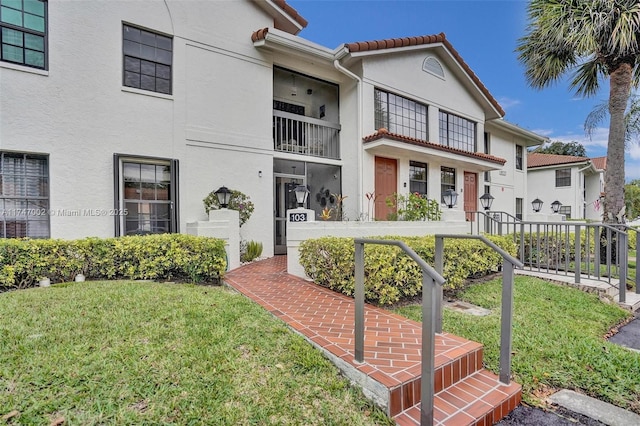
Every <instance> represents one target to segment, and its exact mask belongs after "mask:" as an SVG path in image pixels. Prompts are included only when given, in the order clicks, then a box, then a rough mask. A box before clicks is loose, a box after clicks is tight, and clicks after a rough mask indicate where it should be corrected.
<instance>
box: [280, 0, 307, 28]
mask: <svg viewBox="0 0 640 426" xmlns="http://www.w3.org/2000/svg"><path fill="white" fill-rule="evenodd" d="M273 3H274V4H275V5H276V6H278V7H279V8H280V9H282V10H283V11H284V12H285V13H286V14H287V15H289V16H290V17H291V18H293V20H294V21H296V22H297V23H298V24H300V25H301V26H302V28H304V27H306V26H307V24H309V22H308V21H307V20H306V19H304V18H303V17H302V15H300V14H299V13H298V11H297V10H295V9H294V8H293V7H291V6H289V5H288V4H287V2H286V1H285V0H273Z"/></svg>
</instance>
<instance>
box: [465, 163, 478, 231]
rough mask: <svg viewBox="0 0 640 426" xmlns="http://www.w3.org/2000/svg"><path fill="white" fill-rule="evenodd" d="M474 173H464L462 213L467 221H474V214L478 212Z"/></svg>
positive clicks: (475, 175) (475, 176)
mask: <svg viewBox="0 0 640 426" xmlns="http://www.w3.org/2000/svg"><path fill="white" fill-rule="evenodd" d="M477 177H478V175H477V174H476V173H471V172H464V211H465V212H466V214H465V217H466V218H467V221H471V222H473V221H474V220H475V214H473V213H472V212H475V211H477V210H478V184H477V180H478V179H477Z"/></svg>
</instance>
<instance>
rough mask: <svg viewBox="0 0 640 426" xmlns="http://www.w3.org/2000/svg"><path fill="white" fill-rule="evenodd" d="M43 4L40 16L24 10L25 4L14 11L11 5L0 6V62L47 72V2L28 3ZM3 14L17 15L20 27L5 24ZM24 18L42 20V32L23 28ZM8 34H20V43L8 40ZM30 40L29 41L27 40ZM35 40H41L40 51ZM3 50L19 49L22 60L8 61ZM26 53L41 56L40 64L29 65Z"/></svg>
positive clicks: (40, 0)
mask: <svg viewBox="0 0 640 426" xmlns="http://www.w3.org/2000/svg"><path fill="white" fill-rule="evenodd" d="M36 1H37V2H39V3H43V11H42V16H41V15H38V14H37V13H35V11H34V10H25V3H24V2H22V3H21V9H15V8H14V7H12V5H11V4H5V3H2V4H0V61H2V62H7V63H11V64H17V65H21V66H25V67H29V68H34V69H40V70H47V69H48V65H49V54H48V52H49V39H48V33H49V22H48V21H49V19H48V9H49V8H48V6H49V3H48V1H47V0H30V3H31V4H33V3H34V2H36ZM5 13H14V14H15V13H19V14H20V21H21V22H22V24H21V25H18V24H15V23H10V22H5V21H4V19H5V18H4V15H5ZM25 17H32V18H31V19H40V18H41V19H42V20H43V26H44V30H43V31H39V30H37V29H34V28H29V27H28V26H25V19H24V18H25ZM10 33H14V35H17V34H15V33H20V42H19V43H18V42H17V40H16V39H15V37H14V38H10V37H9V35H10ZM29 38H31V40H29ZM36 38H42V45H41V49H39V48H38V47H36V46H35V45H34V42H35V40H36ZM5 49H14V50H15V49H19V50H21V51H22V60H20V61H16V60H13V59H9V58H8V57H7V56H8V55H9V54H8V53H6V51H5ZM27 52H35V53H36V54H42V64H41V65H39V64H36V63H29V62H28V60H27V55H26V53H27Z"/></svg>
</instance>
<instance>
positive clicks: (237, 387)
mask: <svg viewBox="0 0 640 426" xmlns="http://www.w3.org/2000/svg"><path fill="white" fill-rule="evenodd" d="M0 360H2V362H0V418H2V416H4V415H6V414H8V413H10V412H12V411H14V410H16V411H17V412H18V413H19V414H18V415H17V416H15V417H13V418H12V419H11V420H9V422H10V423H12V424H13V423H15V424H27V425H30V424H33V425H42V424H49V423H51V422H52V421H54V420H55V419H59V418H61V417H64V419H65V424H68V425H88V424H211V425H213V424H215V425H248V424H256V425H258V424H259V425H269V424H272V425H289V424H292V425H301V424H304V425H345V424H348V425H373V424H382V425H387V424H390V422H389V421H388V420H387V419H386V417H385V415H384V414H383V413H382V412H381V411H380V410H378V409H376V408H374V407H373V406H372V405H371V403H370V402H369V401H368V400H367V399H365V398H364V396H363V395H362V393H361V392H360V391H359V390H356V389H354V388H353V387H351V386H350V385H349V383H348V382H347V381H346V380H345V379H343V378H342V377H341V376H340V375H339V373H338V371H337V369H336V368H335V367H334V366H333V365H332V364H331V363H330V362H329V361H328V360H327V359H325V358H324V357H323V356H322V355H320V353H319V352H318V351H317V350H315V349H313V348H312V347H311V345H309V344H308V343H307V342H306V341H304V339H303V338H302V337H300V336H298V335H297V334H294V333H293V332H291V331H290V330H289V329H288V328H287V327H286V326H285V325H284V324H283V323H282V322H281V321H279V320H277V319H275V318H273V317H272V316H271V315H270V314H268V313H267V312H266V311H264V310H263V309H262V308H261V307H259V306H257V305H255V304H254V303H252V302H250V301H248V300H247V299H246V298H245V297H243V296H241V295H238V294H236V293H232V292H230V291H228V290H226V289H224V288H222V287H203V286H194V285H186V284H180V285H177V284H169V283H165V284H162V283H152V282H127V281H111V282H85V283H71V284H63V285H56V286H53V287H50V288H38V289H31V290H24V291H14V292H9V293H3V294H0Z"/></svg>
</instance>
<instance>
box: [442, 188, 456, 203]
mask: <svg viewBox="0 0 640 426" xmlns="http://www.w3.org/2000/svg"><path fill="white" fill-rule="evenodd" d="M442 199H443V200H444V203H445V204H446V205H447V207H449V208H452V207H453V206H455V205H456V202H457V201H458V193H457V192H456V191H454V190H453V189H447V190H446V191H444V194H443V195H442Z"/></svg>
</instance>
